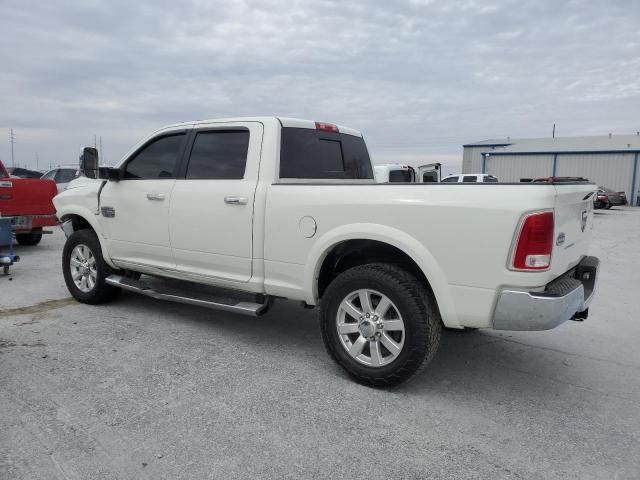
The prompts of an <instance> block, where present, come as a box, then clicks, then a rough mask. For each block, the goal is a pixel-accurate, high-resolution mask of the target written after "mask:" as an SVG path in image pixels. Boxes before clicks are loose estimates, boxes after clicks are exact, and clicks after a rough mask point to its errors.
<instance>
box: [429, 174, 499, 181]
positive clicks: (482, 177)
mask: <svg viewBox="0 0 640 480" xmlns="http://www.w3.org/2000/svg"><path fill="white" fill-rule="evenodd" d="M497 181H498V178H497V177H494V176H493V175H489V174H486V173H465V174H460V175H448V176H446V177H444V178H443V179H442V180H441V182H444V183H482V182H494V183H495V182H497Z"/></svg>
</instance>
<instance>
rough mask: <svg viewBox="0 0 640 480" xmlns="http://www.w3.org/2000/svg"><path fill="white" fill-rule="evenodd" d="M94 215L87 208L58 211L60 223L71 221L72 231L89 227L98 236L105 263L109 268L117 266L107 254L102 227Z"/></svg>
mask: <svg viewBox="0 0 640 480" xmlns="http://www.w3.org/2000/svg"><path fill="white" fill-rule="evenodd" d="M95 217H96V215H95V214H94V213H93V212H91V211H90V210H88V209H84V208H82V209H68V210H64V211H58V218H59V220H60V222H61V223H64V222H66V221H69V220H70V221H71V225H72V226H73V231H74V232H77V231H78V230H85V229H90V230H93V231H94V232H95V234H96V236H97V237H98V242H100V249H101V250H102V257H103V258H104V260H105V262H106V263H107V265H109V266H110V267H111V268H117V267H116V266H115V265H114V264H113V262H112V261H111V257H110V256H109V252H108V251H107V249H106V248H105V241H104V236H103V234H102V229H101V228H100V224H99V223H98V221H97V220H96V218H95Z"/></svg>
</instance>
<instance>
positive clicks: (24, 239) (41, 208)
mask: <svg viewBox="0 0 640 480" xmlns="http://www.w3.org/2000/svg"><path fill="white" fill-rule="evenodd" d="M57 193H58V189H57V188H56V184H55V182H54V181H53V180H41V179H36V178H17V177H10V176H9V173H8V172H7V170H6V168H4V165H3V164H2V161H0V217H12V229H13V233H14V234H15V236H16V240H17V241H18V243H19V244H20V245H37V244H38V243H39V242H40V240H41V239H42V229H43V227H52V226H54V225H57V223H58V220H57V218H56V209H55V207H54V206H53V202H52V200H53V197H55V196H56V195H57Z"/></svg>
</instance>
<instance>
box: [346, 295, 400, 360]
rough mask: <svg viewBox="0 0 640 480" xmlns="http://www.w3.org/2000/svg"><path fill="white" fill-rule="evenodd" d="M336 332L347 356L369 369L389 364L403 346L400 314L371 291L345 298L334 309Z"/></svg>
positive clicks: (380, 296)
mask: <svg viewBox="0 0 640 480" xmlns="http://www.w3.org/2000/svg"><path fill="white" fill-rule="evenodd" d="M336 329H337V332H338V338H339V339H340V343H341V344H342V346H343V348H344V349H345V350H346V351H347V353H348V354H349V356H350V357H351V358H353V359H354V360H356V361H357V362H359V363H362V364H363V365H367V366H369V367H374V368H379V367H383V366H385V365H389V364H390V363H391V362H393V361H394V360H396V359H397V358H398V355H400V353H401V352H402V348H403V347H404V339H405V331H404V322H403V320H402V315H400V311H399V310H398V308H397V307H396V306H395V305H394V303H393V302H392V301H391V300H390V299H389V297H387V296H386V295H383V294H382V293H380V292H377V291H375V290H369V289H361V290H356V291H355V292H351V293H350V294H349V295H347V296H346V297H345V298H344V299H343V300H342V302H340V306H339V307H338V314H337V316H336Z"/></svg>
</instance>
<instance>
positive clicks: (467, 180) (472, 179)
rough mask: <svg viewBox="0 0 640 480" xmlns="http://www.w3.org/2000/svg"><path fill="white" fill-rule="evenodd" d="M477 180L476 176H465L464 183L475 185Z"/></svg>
mask: <svg viewBox="0 0 640 480" xmlns="http://www.w3.org/2000/svg"><path fill="white" fill-rule="evenodd" d="M477 179H478V177H476V176H475V175H465V176H464V178H463V179H462V181H463V182H465V183H473V182H476V181H477Z"/></svg>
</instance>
